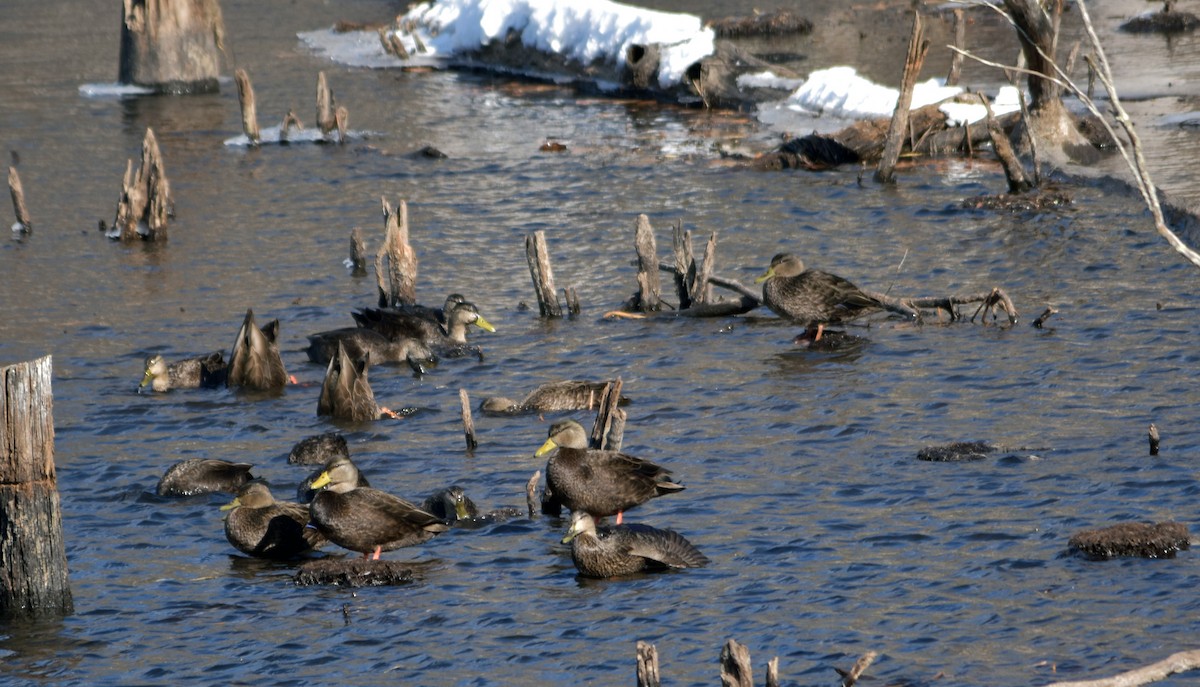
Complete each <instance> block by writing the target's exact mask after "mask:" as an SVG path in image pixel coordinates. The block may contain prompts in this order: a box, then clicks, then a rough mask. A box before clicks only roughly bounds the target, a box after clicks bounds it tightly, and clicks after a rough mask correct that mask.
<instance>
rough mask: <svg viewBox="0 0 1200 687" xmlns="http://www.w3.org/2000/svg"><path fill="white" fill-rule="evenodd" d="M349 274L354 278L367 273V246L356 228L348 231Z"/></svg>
mask: <svg viewBox="0 0 1200 687" xmlns="http://www.w3.org/2000/svg"><path fill="white" fill-rule="evenodd" d="M350 273H351V274H353V275H354V276H356V277H361V276H363V275H364V274H366V273H367V244H366V243H365V242H364V241H363V236H362V229H360V228H358V227H354V228H353V229H351V230H350Z"/></svg>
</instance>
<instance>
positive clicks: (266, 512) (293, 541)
mask: <svg viewBox="0 0 1200 687" xmlns="http://www.w3.org/2000/svg"><path fill="white" fill-rule="evenodd" d="M221 510H223V511H229V512H228V513H227V514H226V515H225V538H226V539H228V540H229V543H230V544H233V547H234V548H235V549H237V550H238V551H241V552H242V553H244V554H247V555H250V556H254V557H256V558H274V559H286V558H294V557H296V556H298V555H300V554H302V553H304V552H306V551H311V550H312V549H315V548H319V547H320V546H322V545H323V544H324V543H325V537H324V536H322V535H321V533H320V532H318V531H317V530H316V529H315V528H312V527H308V506H306V505H303V504H299V503H291V502H288V501H276V500H275V497H274V496H272V495H271V490H270V489H268V488H267V485H265V484H263V483H262V482H249V483H247V484H244V485H242V488H241V489H240V490H238V494H237V497H235V498H234V499H233V501H232V502H231V503H228V504H226V505H224V506H221Z"/></svg>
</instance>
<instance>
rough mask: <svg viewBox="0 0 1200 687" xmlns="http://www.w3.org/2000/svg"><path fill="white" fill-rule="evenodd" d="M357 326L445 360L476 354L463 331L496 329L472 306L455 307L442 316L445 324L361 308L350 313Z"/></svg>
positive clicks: (399, 311) (398, 311) (476, 351)
mask: <svg viewBox="0 0 1200 687" xmlns="http://www.w3.org/2000/svg"><path fill="white" fill-rule="evenodd" d="M354 319H355V321H356V322H358V324H359V326H362V327H365V328H367V329H373V330H375V331H377V332H379V333H380V334H383V335H384V336H386V337H388V338H389V339H391V340H393V341H400V340H403V339H417V340H418V341H421V342H423V343H425V344H426V345H427V346H429V347H430V348H431V349H432V350H433V352H434V353H435V354H437V355H439V356H443V357H446V358H456V357H461V356H463V355H466V354H468V353H475V354H479V349H478V348H477V347H472V346H469V345H468V344H467V327H468V326H470V325H475V326H477V327H479V328H480V329H483V330H485V331H489V332H494V331H496V328H495V327H493V326H492V324H491V323H490V322H488V321H487V320H485V319H484V318H483V316H482V315H480V314H479V309H478V308H476V307H475V304H474V303H456V304H455V305H454V307H452V308H451V309H450V311H449V312H448V313H447V314H446V322H445V324H441V325H438V324H433V323H431V322H430V321H429V320H425V319H419V318H414V317H413V316H411V315H410V314H408V313H406V312H405V311H402V310H397V309H394V308H387V309H384V308H365V309H363V310H362V311H361V312H357V313H354Z"/></svg>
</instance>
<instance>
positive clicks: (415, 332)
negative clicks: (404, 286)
mask: <svg viewBox="0 0 1200 687" xmlns="http://www.w3.org/2000/svg"><path fill="white" fill-rule="evenodd" d="M466 302H467V299H466V298H465V297H463V295H462V294H461V293H452V294H450V295H449V296H446V302H445V303H444V304H443V305H442V307H440V308H431V307H429V306H427V305H418V304H415V303H410V304H404V305H396V306H392V307H386V308H385V307H380V308H363V309H362V310H358V311H355V312H352V313H350V316H351V317H353V318H354V321H355V323H357V324H358V326H359V327H362V328H364V329H369V330H372V331H377V332H379V333H380V334H383V335H385V336H387V337H388V338H391V339H416V340H418V341H425V342H434V341H438V340H440V337H442V336H445V334H446V325H447V322H448V319H447V315H448V314H449V313H450V311H452V310H453V309H454V306H456V305H458V304H459V303H466ZM464 333H465V332H464Z"/></svg>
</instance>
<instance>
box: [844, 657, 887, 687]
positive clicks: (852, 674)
mask: <svg viewBox="0 0 1200 687" xmlns="http://www.w3.org/2000/svg"><path fill="white" fill-rule="evenodd" d="M878 655H879V654H878V653H876V652H874V651H868V652H867V653H865V654H863V655H862V656H860V657H859V658H858V660H857V661H855V662H854V665H853V666H851V667H850V670H845V671H843V670H841V669H840V668H834V670H836V671H837V672H838V675H841V676H842V687H854V685H855V683H857V682H858V679H859V678H860V677H862V674H863V673H865V672H866V671H867V668H870V667H871V664H872V663H874V662H875V657H876V656H878Z"/></svg>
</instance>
